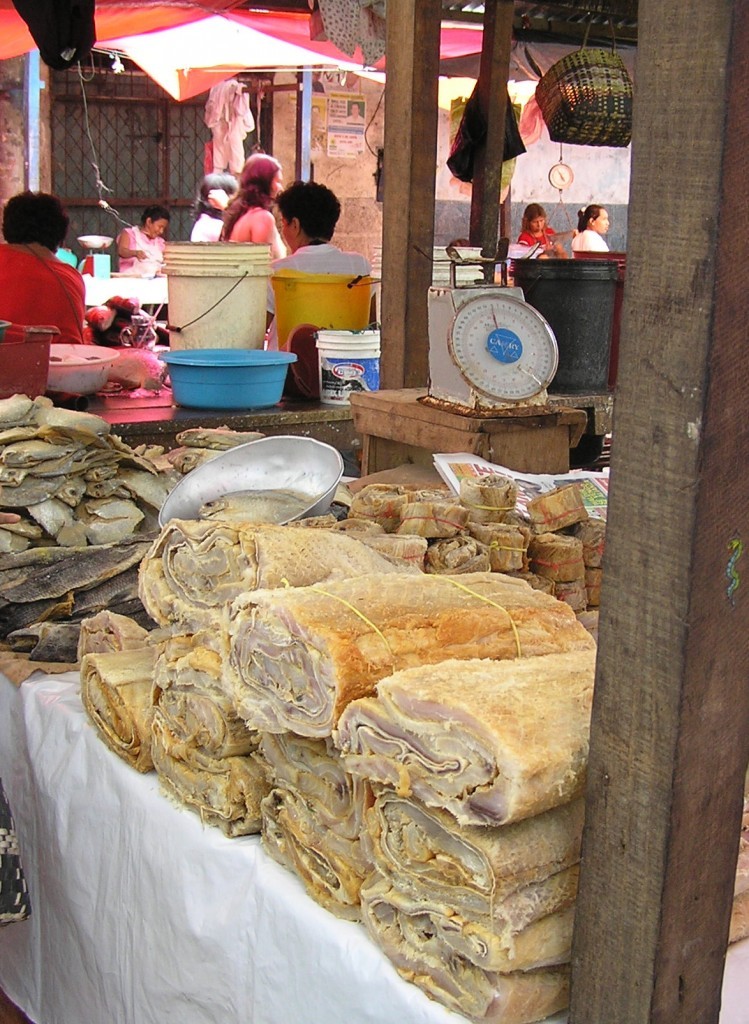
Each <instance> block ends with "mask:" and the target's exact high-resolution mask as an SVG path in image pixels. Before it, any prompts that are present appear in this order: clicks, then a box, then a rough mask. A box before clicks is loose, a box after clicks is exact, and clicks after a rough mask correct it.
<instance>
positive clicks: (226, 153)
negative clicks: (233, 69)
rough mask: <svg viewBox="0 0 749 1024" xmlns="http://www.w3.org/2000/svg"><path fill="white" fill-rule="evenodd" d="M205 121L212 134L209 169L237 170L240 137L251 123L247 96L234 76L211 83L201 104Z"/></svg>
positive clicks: (239, 167) (240, 159) (240, 155)
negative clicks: (211, 154)
mask: <svg viewBox="0 0 749 1024" xmlns="http://www.w3.org/2000/svg"><path fill="white" fill-rule="evenodd" d="M205 123H206V125H207V127H208V128H210V129H211V134H212V136H213V172H214V174H218V173H220V172H221V171H226V170H228V171H230V172H231V173H232V174H239V173H240V172H241V170H242V168H243V167H244V140H245V138H246V137H247V135H248V134H249V133H250V132H251V131H252V130H253V128H254V127H255V119H254V117H253V116H252V111H251V110H250V98H249V95H248V94H247V92H246V91H245V89H244V88H243V86H242V85H241V84H240V83H239V82H238V81H237V80H236V78H229V79H227V81H225V82H219V84H218V85H214V86H213V88H212V89H211V91H210V92H209V93H208V99H207V100H206V104H205Z"/></svg>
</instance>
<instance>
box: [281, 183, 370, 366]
mask: <svg viewBox="0 0 749 1024" xmlns="http://www.w3.org/2000/svg"><path fill="white" fill-rule="evenodd" d="M276 205H277V207H278V210H279V213H280V215H281V235H282V237H283V240H284V242H285V243H286V245H287V246H288V248H289V253H290V255H288V256H282V257H281V258H280V259H277V260H274V261H273V263H272V264H271V266H272V269H273V273H276V272H277V271H279V270H298V271H303V272H304V273H307V274H351V276H352V278H353V277H366V276H368V275H369V274H370V273H371V272H372V267H371V266H370V263H369V261H368V260H367V259H365V257H364V256H362V255H361V254H360V253H358V252H345V251H344V250H342V249H339V248H338V246H337V245H333V243H332V242H331V239H332V237H333V233H334V231H335V229H336V225H337V223H338V218H339V217H340V215H341V204H340V203H339V201H338V198H337V196H336V195H335V193H334V192H332V191H331V190H330V189H329V188H327V187H326V186H325V185H320V184H319V183H318V182H316V181H295V182H294V184H293V185H289V187H288V188H286V189H284V191H283V192H281V193H280V194H279V195H278V196H277V197H276ZM267 308H268V319H269V325H270V327H269V331H268V341H267V347H268V348H269V349H276V348H278V336H277V332H276V329H275V321H274V320H273V319H271V318H273V317H274V316H275V312H276V304H275V297H274V294H273V288H272V286H271V284H270V283H269V284H268V306H267ZM285 342H286V339H285V338H283V339H281V343H282V344H284V343H285Z"/></svg>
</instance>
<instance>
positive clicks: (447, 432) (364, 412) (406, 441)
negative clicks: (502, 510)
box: [351, 388, 587, 475]
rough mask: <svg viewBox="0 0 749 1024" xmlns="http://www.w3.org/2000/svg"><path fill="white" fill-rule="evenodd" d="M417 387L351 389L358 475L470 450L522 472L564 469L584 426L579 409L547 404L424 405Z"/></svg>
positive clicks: (584, 422) (563, 471) (424, 393)
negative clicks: (488, 411) (502, 407)
mask: <svg viewBox="0 0 749 1024" xmlns="http://www.w3.org/2000/svg"><path fill="white" fill-rule="evenodd" d="M425 395H426V390H424V389H421V388H407V389H403V390H399V391H377V392H370V393H356V394H352V395H351V412H352V414H353V418H354V427H355V429H356V430H357V431H358V432H359V433H360V434H361V435H362V475H365V474H367V473H377V472H379V471H380V470H383V469H390V468H392V467H393V466H397V465H402V464H403V463H409V462H411V463H416V464H421V465H431V464H432V455H433V454H434V453H435V452H471V453H472V454H473V455H479V456H481V457H482V458H484V459H488V460H489V461H490V462H496V463H499V464H500V465H502V466H507V467H508V469H515V470H517V471H518V472H525V473H566V472H567V471H568V470H569V468H570V459H569V451H570V448H571V447H572V446H574V445H576V444H577V443H578V441H579V440H580V437H581V435H582V433H583V431H584V430H585V427H586V423H587V415H586V413H585V410H584V409H570V408H567V407H564V406H555V405H554V404H553V402H552V400H551V398H550V401H549V406H548V407H544V408H543V409H539V410H538V411H533V412H531V414H530V415H527V416H526V415H518V414H515V413H513V414H511V415H505V416H496V417H490V418H484V417H480V416H476V415H471V414H469V415H465V416H463V415H458V414H457V413H454V412H449V411H446V410H444V409H441V408H436V407H434V406H430V405H425V404H424V403H423V402H422V401H420V399H422V398H423V397H424V396H425Z"/></svg>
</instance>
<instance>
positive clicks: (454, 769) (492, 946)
mask: <svg viewBox="0 0 749 1024" xmlns="http://www.w3.org/2000/svg"><path fill="white" fill-rule="evenodd" d="M580 628H582V627H580ZM594 669H595V653H594V651H593V650H575V651H569V652H567V653H560V654H548V655H544V656H541V657H531V658H524V659H516V660H513V661H489V660H485V659H482V660H472V661H466V662H455V661H453V662H442V663H441V664H438V665H433V666H423V667H419V668H412V669H408V670H406V671H401V672H395V673H393V674H392V675H391V676H390V677H388V678H387V679H384V680H383V681H381V682H380V683H379V685H378V687H377V697H376V698H374V697H370V698H365V699H362V700H357V701H354V702H353V703H351V704H349V705H348V707H347V708H346V710H345V711H344V712H343V714H342V715H341V717H340V720H339V722H338V727H337V729H336V731H335V733H334V740H335V742H336V744H337V745H338V746H339V748H340V749H341V751H342V752H343V755H344V765H345V767H347V768H348V769H349V771H351V772H352V774H354V775H355V776H358V777H361V778H362V779H366V780H367V782H368V784H370V785H373V787H374V794H375V800H374V805H373V807H372V808H371V809H370V810H368V811H367V813H366V815H365V820H366V837H367V848H368V850H369V852H370V854H371V858H372V862H373V865H374V868H375V871H374V874H373V875H372V876H371V877H370V878H369V879H368V880H367V882H366V884H365V885H364V887H363V888H362V891H361V899H362V911H363V919H364V922H365V924H366V926H367V928H368V930H369V931H370V933H371V934H372V936H373V938H374V939H375V941H377V942H378V943H379V944H380V945H381V946H382V948H383V949H384V951H385V952H386V953H387V955H388V956H389V957H390V958H391V959H392V961H393V963H394V964H395V966H396V968H397V969H398V971H399V972H400V973H401V974H402V975H403V976H404V977H406V978H408V980H411V981H414V982H415V983H416V984H418V985H420V986H421V987H422V988H424V990H425V991H426V992H427V993H428V994H429V995H430V996H432V997H433V998H434V999H437V1000H438V1001H440V1002H442V1003H444V1004H445V1005H447V1006H448V1007H450V1008H451V1009H454V1010H457V1011H458V1012H461V1013H464V1014H466V1015H467V1016H469V1017H471V1018H472V1019H474V1020H479V1021H492V1022H496V1024H527V1022H529V1021H536V1020H540V1019H542V1018H543V1017H546V1016H548V1015H549V1014H550V1013H553V1012H555V1011H556V1010H559V1009H561V1008H563V1007H564V1006H565V1005H566V1002H567V998H568V969H567V964H568V963H569V959H570V951H571V940H572V924H573V914H574V909H573V908H574V900H575V895H576V890H577V867H576V865H577V862H578V860H579V848H580V837H581V831H582V821H583V808H582V806H581V804H582V801H581V800H580V799H579V797H580V794H581V792H582V788H583V785H584V778H585V766H586V761H587V749H588V734H589V725H590V710H591V705H592V696H593V679H594ZM456 680H459V682H460V685H459V686H456Z"/></svg>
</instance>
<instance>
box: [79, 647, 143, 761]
mask: <svg viewBox="0 0 749 1024" xmlns="http://www.w3.org/2000/svg"><path fill="white" fill-rule="evenodd" d="M155 656H156V652H155V650H154V649H152V648H149V647H144V648H141V649H140V650H135V651H115V652H112V653H110V654H87V655H85V656H84V658H83V659H82V661H81V700H82V702H83V706H84V708H85V709H86V711H87V712H88V715H89V717H90V719H91V721H92V722H93V723H94V725H95V726H96V728H97V731H98V734H99V736H100V737H101V738H102V739H103V740H104V742H105V743H106V744H107V746H108V747H109V749H110V750H113V751H114V752H115V754H117V755H118V756H119V757H121V758H122V759H123V761H127V763H128V764H131V765H132V766H133V767H134V768H136V769H137V770H138V771H139V772H149V771H151V769H152V768H153V760H152V759H151V720H152V717H153V708H152V705H151V683H152V678H153V665H154V660H155Z"/></svg>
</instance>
